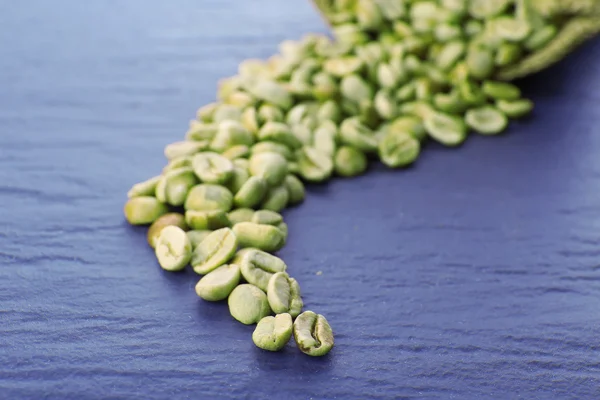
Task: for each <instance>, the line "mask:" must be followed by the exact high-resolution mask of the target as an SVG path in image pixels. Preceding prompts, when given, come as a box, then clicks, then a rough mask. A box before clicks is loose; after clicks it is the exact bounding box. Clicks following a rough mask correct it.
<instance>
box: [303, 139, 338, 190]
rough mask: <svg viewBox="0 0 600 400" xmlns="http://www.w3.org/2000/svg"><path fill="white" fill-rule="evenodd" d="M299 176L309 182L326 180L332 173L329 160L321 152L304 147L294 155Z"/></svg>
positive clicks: (331, 164) (331, 165) (331, 163)
mask: <svg viewBox="0 0 600 400" xmlns="http://www.w3.org/2000/svg"><path fill="white" fill-rule="evenodd" d="M296 158H297V160H298V161H297V162H298V172H299V174H300V175H301V176H302V177H303V178H304V179H306V180H307V181H310V182H322V181H325V180H327V179H328V178H329V177H330V176H331V174H332V172H333V162H332V161H331V158H330V157H329V156H328V155H327V154H324V153H322V152H321V151H319V150H317V149H315V148H312V147H308V146H304V147H302V149H300V150H299V151H298V152H297V154H296Z"/></svg>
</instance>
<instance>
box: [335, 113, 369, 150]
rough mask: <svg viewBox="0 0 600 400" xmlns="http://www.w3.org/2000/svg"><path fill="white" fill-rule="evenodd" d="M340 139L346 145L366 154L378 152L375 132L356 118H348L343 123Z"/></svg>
mask: <svg viewBox="0 0 600 400" xmlns="http://www.w3.org/2000/svg"><path fill="white" fill-rule="evenodd" d="M340 139H341V141H342V142H343V143H344V144H346V145H349V146H353V147H355V148H357V149H358V150H361V151H364V152H372V151H375V150H377V140H375V138H374V137H373V131H371V130H370V129H369V128H367V127H366V126H365V125H364V124H362V123H361V122H360V120H359V119H358V118H356V117H352V118H347V119H345V120H344V121H343V122H342V125H341V126H340Z"/></svg>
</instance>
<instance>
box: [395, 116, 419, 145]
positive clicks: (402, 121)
mask: <svg viewBox="0 0 600 400" xmlns="http://www.w3.org/2000/svg"><path fill="white" fill-rule="evenodd" d="M388 130H390V131H399V132H405V133H408V134H409V135H411V136H412V137H414V138H415V139H417V140H419V141H422V140H424V139H425V138H426V137H427V132H426V131H425V127H424V126H423V121H422V120H421V119H420V118H418V117H412V116H404V117H400V118H397V119H395V120H394V121H392V123H390V124H389V127H388Z"/></svg>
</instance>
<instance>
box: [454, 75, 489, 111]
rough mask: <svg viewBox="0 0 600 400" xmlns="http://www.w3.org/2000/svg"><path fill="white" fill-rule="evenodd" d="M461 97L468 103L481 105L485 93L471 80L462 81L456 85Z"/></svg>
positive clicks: (483, 101)
mask: <svg viewBox="0 0 600 400" xmlns="http://www.w3.org/2000/svg"><path fill="white" fill-rule="evenodd" d="M458 90H459V92H460V96H461V98H462V99H463V100H464V101H465V102H466V103H467V104H470V105H474V106H476V105H482V104H484V103H485V101H486V99H485V95H484V94H483V91H482V90H481V87H480V86H479V85H476V84H475V83H473V82H471V81H463V82H461V83H460V84H459V85H458Z"/></svg>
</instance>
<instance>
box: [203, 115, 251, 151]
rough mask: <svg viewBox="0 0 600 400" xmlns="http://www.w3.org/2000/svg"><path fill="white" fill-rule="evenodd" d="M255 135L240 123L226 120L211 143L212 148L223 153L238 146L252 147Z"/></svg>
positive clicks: (220, 125)
mask: <svg viewBox="0 0 600 400" xmlns="http://www.w3.org/2000/svg"><path fill="white" fill-rule="evenodd" d="M252 144H254V135H253V134H252V132H250V131H249V130H248V129H246V127H244V125H243V124H242V123H241V122H239V121H233V120H224V121H222V122H221V123H220V124H219V130H218V131H217V134H216V135H215V137H214V138H213V139H212V141H211V142H210V148H211V149H212V150H214V151H216V152H217V153H222V152H224V151H225V150H227V149H229V148H230V147H233V146H236V145H244V146H252Z"/></svg>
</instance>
